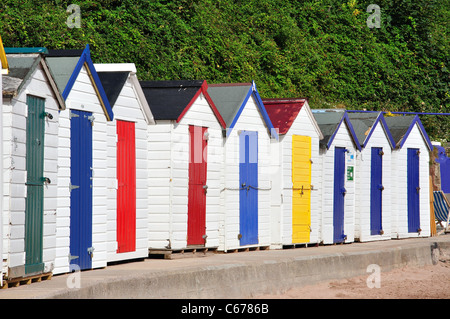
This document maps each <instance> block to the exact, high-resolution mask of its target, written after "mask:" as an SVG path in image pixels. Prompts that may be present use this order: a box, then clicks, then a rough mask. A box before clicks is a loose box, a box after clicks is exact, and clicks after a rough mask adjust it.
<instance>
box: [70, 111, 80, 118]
mask: <svg viewBox="0 0 450 319" xmlns="http://www.w3.org/2000/svg"><path fill="white" fill-rule="evenodd" d="M72 117H80V116H79V115H78V114H76V113H73V112H72V111H69V119H71V118H72Z"/></svg>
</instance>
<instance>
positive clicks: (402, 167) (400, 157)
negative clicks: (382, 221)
mask: <svg viewBox="0 0 450 319" xmlns="http://www.w3.org/2000/svg"><path fill="white" fill-rule="evenodd" d="M408 148H418V149H419V150H420V155H419V183H420V197H419V205H420V206H419V207H420V227H421V229H422V231H421V232H420V233H418V232H412V233H409V232H408V204H407V203H408V195H407V180H408V176H407V152H408ZM391 176H392V179H391V180H392V188H393V189H394V191H393V193H392V212H393V214H392V216H393V220H392V232H391V237H392V238H408V237H428V236H430V226H429V225H430V198H429V187H430V186H429V149H428V147H427V145H426V143H425V140H424V138H423V136H422V133H421V132H420V130H419V127H418V124H417V123H416V124H414V127H413V128H412V130H411V132H410V133H409V135H408V138H407V140H406V141H405V143H404V144H403V146H402V147H401V148H400V149H396V150H394V151H393V153H392V167H391Z"/></svg>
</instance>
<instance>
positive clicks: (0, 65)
mask: <svg viewBox="0 0 450 319" xmlns="http://www.w3.org/2000/svg"><path fill="white" fill-rule="evenodd" d="M3 74H8V60H7V59H6V53H5V49H4V48H3V41H2V37H1V36H0V92H2V94H0V105H2V106H3V83H2V81H3V79H2V75H3ZM0 141H1V142H2V147H0V158H3V112H0ZM0 172H1V174H0V194H1V198H0V238H1V242H0V256H1V258H2V266H1V267H0V286H3V160H1V161H0Z"/></svg>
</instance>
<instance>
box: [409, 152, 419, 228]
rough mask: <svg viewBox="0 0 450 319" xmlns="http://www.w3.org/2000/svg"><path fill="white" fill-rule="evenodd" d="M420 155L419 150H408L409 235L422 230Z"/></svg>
mask: <svg viewBox="0 0 450 319" xmlns="http://www.w3.org/2000/svg"><path fill="white" fill-rule="evenodd" d="M419 154H420V151H419V149H417V148H408V156H407V160H408V163H407V175H408V177H407V179H408V233H417V232H419V231H420V230H419V229H420V219H419V218H420V216H419V215H420V213H419V212H420V208H419V196H420V185H419Z"/></svg>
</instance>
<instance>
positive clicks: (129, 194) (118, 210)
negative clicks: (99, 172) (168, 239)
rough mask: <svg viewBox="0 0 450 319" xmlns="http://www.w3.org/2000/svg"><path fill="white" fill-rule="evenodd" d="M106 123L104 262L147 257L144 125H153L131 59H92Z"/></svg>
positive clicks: (145, 136)
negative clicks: (107, 109)
mask: <svg viewBox="0 0 450 319" xmlns="http://www.w3.org/2000/svg"><path fill="white" fill-rule="evenodd" d="M94 67H95V69H96V70H97V74H98V76H99V78H100V81H101V83H102V86H103V89H104V90H105V93H106V96H107V98H108V101H109V103H110V105H111V108H112V109H113V111H114V121H110V122H107V125H106V129H107V157H108V162H107V177H108V178H107V191H108V194H107V200H108V203H107V206H108V208H107V209H108V213H107V215H108V217H107V229H106V230H107V252H108V254H107V261H108V262H114V261H120V260H131V259H135V258H143V257H147V256H148V239H147V237H148V232H147V230H148V216H147V215H148V174H147V145H148V144H147V126H148V125H152V124H155V122H154V120H153V115H152V113H151V111H150V108H149V106H148V104H147V100H146V98H145V96H144V92H143V91H142V88H141V86H140V84H139V81H138V78H137V76H136V67H135V65H134V64H133V63H116V64H94Z"/></svg>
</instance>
